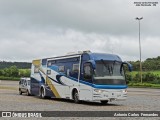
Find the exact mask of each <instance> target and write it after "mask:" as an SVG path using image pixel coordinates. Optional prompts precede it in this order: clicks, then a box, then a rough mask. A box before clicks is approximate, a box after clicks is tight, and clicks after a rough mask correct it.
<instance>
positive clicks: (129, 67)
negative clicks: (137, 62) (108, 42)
mask: <svg viewBox="0 0 160 120" xmlns="http://www.w3.org/2000/svg"><path fill="white" fill-rule="evenodd" d="M123 64H127V66H128V70H129V71H130V72H132V70H133V67H132V65H131V64H130V63H128V62H123V63H122V66H123Z"/></svg>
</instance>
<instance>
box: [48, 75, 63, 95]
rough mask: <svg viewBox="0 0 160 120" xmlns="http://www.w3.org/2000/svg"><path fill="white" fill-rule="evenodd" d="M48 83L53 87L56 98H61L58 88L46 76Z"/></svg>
mask: <svg viewBox="0 0 160 120" xmlns="http://www.w3.org/2000/svg"><path fill="white" fill-rule="evenodd" d="M46 82H47V85H48V86H49V87H50V88H51V90H52V92H53V94H54V95H55V96H56V98H61V97H60V95H59V93H58V92H57V90H56V88H55V87H54V85H53V84H52V82H51V81H50V80H49V78H48V77H47V78H46Z"/></svg>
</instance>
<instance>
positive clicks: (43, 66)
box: [31, 51, 132, 104]
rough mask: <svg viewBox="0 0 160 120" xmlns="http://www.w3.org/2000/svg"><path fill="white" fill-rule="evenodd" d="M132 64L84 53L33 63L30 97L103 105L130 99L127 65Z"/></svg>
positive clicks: (111, 55) (110, 55)
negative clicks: (128, 94)
mask: <svg viewBox="0 0 160 120" xmlns="http://www.w3.org/2000/svg"><path fill="white" fill-rule="evenodd" d="M125 64H126V65H127V68H128V69H129V71H132V65H131V64H130V63H128V62H123V61H122V60H121V58H120V57H119V56H117V55H114V54H106V53H92V52H90V51H83V52H78V53H73V54H67V55H64V56H58V57H51V58H44V59H37V60H33V61H32V67H31V94H32V95H36V96H40V97H41V98H47V97H50V98H51V97H54V98H65V99H71V100H74V102H75V103H79V102H80V101H92V102H94V101H95V102H96V101H97V102H101V103H102V104H106V103H107V102H111V101H114V100H125V99H126V98H127V84H126V78H125V70H124V66H125Z"/></svg>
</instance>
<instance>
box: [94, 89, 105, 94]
mask: <svg viewBox="0 0 160 120" xmlns="http://www.w3.org/2000/svg"><path fill="white" fill-rule="evenodd" d="M94 91H95V92H97V93H103V92H105V90H100V89H94Z"/></svg>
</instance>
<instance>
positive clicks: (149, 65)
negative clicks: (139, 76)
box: [129, 56, 160, 71]
mask: <svg viewBox="0 0 160 120" xmlns="http://www.w3.org/2000/svg"><path fill="white" fill-rule="evenodd" d="M129 62H130V63H131V64H132V65H133V70H134V71H138V70H139V61H129ZM142 68H143V71H154V70H160V56H158V57H156V58H147V59H146V60H145V61H143V62H142Z"/></svg>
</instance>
